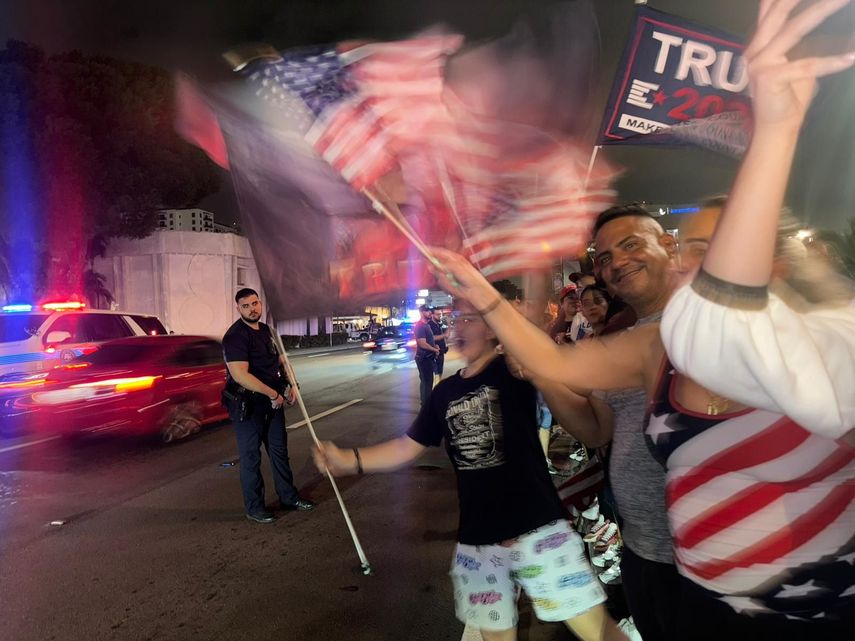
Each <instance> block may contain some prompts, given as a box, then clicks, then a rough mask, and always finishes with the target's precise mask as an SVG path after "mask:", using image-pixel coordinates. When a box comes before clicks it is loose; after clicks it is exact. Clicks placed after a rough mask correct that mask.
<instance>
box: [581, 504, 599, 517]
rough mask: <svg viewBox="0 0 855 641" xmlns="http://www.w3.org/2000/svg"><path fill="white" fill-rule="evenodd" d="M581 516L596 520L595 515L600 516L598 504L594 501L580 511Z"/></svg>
mask: <svg viewBox="0 0 855 641" xmlns="http://www.w3.org/2000/svg"><path fill="white" fill-rule="evenodd" d="M582 516H584V517H585V518H586V519H588V520H589V521H596V520H597V517H599V516H600V504H599V503H598V502H596V501H595V502H594V504H593V505H592V506H591V507H589V508H588V509H587V510H585V511H584V512H582Z"/></svg>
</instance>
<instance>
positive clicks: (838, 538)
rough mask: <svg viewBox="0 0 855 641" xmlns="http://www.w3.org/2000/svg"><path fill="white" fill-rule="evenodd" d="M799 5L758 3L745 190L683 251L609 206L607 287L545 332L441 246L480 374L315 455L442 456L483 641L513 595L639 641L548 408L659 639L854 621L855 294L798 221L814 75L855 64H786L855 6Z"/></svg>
mask: <svg viewBox="0 0 855 641" xmlns="http://www.w3.org/2000/svg"><path fill="white" fill-rule="evenodd" d="M795 4H797V3H794V2H789V1H785V0H777V1H776V0H764V1H763V2H761V7H760V18H759V21H758V27H757V31H756V34H755V36H754V38H753V40H752V42H751V44H750V46H749V47H748V49H747V50H746V61H747V65H748V69H749V76H750V79H751V90H752V99H753V105H754V132H753V139H752V142H751V145H750V147H749V149H748V151H747V153H746V156H745V158H744V160H743V162H742V165H741V167H740V170H739V172H738V175H737V178H736V181H735V184H734V186H733V188H732V190H731V192H730V194H729V195H728V197H726V198H715V199H711V200H709V201H706V202H705V203H704V204H703V206H702V207H701V209H700V211H699V212H698V213H697V214H695V215H693V216H691V217H688V218H686V219H685V220H684V222H683V224H682V226H681V228H680V230H679V234H678V235H677V237H676V238H675V237H674V236H672V235H671V234H668V233H666V232H665V231H664V230H663V229H662V227H661V225H660V224H659V222H658V221H657V220H656V218H655V217H653V216H651V215H650V214H649V213H648V212H647V210H646V209H644V208H643V207H641V206H638V205H632V204H630V205H624V206H618V207H614V208H612V209H609V210H607V211H605V212H603V213H602V214H601V215H600V216H599V218H598V219H597V221H596V224H595V226H594V230H593V240H594V247H595V253H594V271H595V276H596V278H588V279H585V280H584V281H581V282H578V283H577V282H574V283H571V284H569V285H568V286H567V287H565V289H564V290H563V291H562V292H561V316H560V318H559V319H558V320H557V321H556V322H555V323H554V324H552V325H551V326H548V327H546V331H544V324H543V321H542V319H536V322H532V320H531V319H528V318H526V317H525V316H524V315H523V314H521V313H520V311H519V309H518V308H517V307H516V306H514V305H513V304H511V303H510V302H508V301H506V300H505V299H504V298H503V297H502V296H501V295H500V294H499V292H497V291H496V290H495V289H494V288H493V287H492V286H491V285H490V283H489V282H488V281H487V280H486V279H485V278H484V277H483V276H482V275H481V274H480V273H479V272H478V271H477V270H476V269H475V268H474V267H473V266H472V265H471V264H470V263H469V261H468V260H466V259H465V258H464V257H462V256H459V255H457V254H455V253H453V252H450V251H446V250H441V249H437V250H436V256H437V258H438V259H439V261H440V262H441V263H442V266H443V268H442V269H441V270H438V273H437V275H438V278H439V279H440V282H441V284H442V285H443V287H444V288H445V289H446V291H448V292H449V293H451V294H452V295H453V296H454V297H455V300H456V309H457V311H456V315H455V319H454V328H453V329H454V335H455V339H456V341H457V346H458V349H459V351H460V353H461V355H462V357H463V359H464V360H465V363H466V365H465V367H464V369H462V370H460V372H458V373H457V374H456V375H454V376H449V377H448V378H446V379H445V380H444V381H442V382H441V383H440V384H439V385H437V386H436V388H435V389H433V391H432V392H430V393H429V394H427V395H426V396H425V397H424V399H423V406H422V409H421V411H420V413H419V415H418V417H417V419H416V420H415V422H414V423H413V425H412V426H411V428H410V429H409V430H408V432H407V433H406V434H404V435H402V436H400V437H399V438H397V439H393V440H391V441H388V442H385V443H382V444H379V445H374V446H371V447H363V448H354V449H353V450H343V449H340V448H338V447H336V446H335V445H334V444H332V443H324V444H323V445H322V447H321V448H319V449H318V450H317V451H316V453H315V456H316V462H317V464H318V467H319V468H320V469H321V470H322V471H328V472H330V473H332V474H336V475H338V474H353V473H364V472H380V471H384V470H390V469H395V468H398V467H401V466H403V465H406V464H407V463H409V462H411V461H413V460H414V459H415V458H417V457H418V456H419V455H420V454H421V452H422V451H423V450H424V449H425V448H426V447H429V446H438V445H440V444H441V443H442V442H443V441H444V442H445V445H446V448H447V450H448V453H449V456H450V458H451V461H452V463H453V465H454V467H455V470H456V472H457V481H458V495H459V501H460V529H459V533H458V545H457V550H456V553H455V556H454V559H453V562H452V570H451V577H452V582H453V584H454V597H455V607H456V612H457V615H458V617H459V618H460V619H461V620H462V621H464V622H466V623H468V624H470V625H473V626H474V627H477V628H479V629H480V631H481V634H482V636H483V638H484V639H486V640H487V641H491V640H493V639H515V638H516V624H517V620H518V618H517V609H516V588H517V586H519V587H521V588H522V589H523V590H524V591H525V592H526V593H527V594H528V596H529V597H530V598H531V601H532V604H533V608H534V611H535V613H536V614H537V616H538V617H539V618H540V619H542V620H545V621H565V622H566V623H567V625H568V627H569V628H570V629H571V630H573V632H574V633H575V634H576V636H578V637H579V638H581V639H586V640H587V639H619V638H625V633H624V630H623V629H621V628H620V627H618V625H617V624H616V623H615V622H614V621H613V620H612V619H611V618H610V617H609V615H608V613H607V611H606V609H605V608H604V605H603V603H604V601H605V594H604V592H603V590H602V587H601V585H600V584H599V582H598V581H596V580H595V575H594V572H593V570H592V569H591V567H590V564H589V562H588V560H587V558H586V556H585V555H584V553H583V543H582V541H581V538H580V537H579V536H578V534H577V533H576V532H575V531H574V530H573V528H572V527H571V525H570V524H569V523H568V520H567V514H566V511H565V509H564V507H563V505H562V504H561V503H560V500H559V499H558V495H557V493H556V490H555V486H554V484H553V483H552V481H551V479H550V476H549V472H548V468H547V466H546V465H545V464H544V460H543V449H542V445H541V443H540V442H539V441H538V437H537V434H538V427H539V425H538V423H540V427H542V426H543V424H544V420H543V414H542V411H541V413H540V417H539V416H538V410H537V407H538V393H540V395H541V396H542V400H543V403H544V404H545V406H546V407H547V408H548V410H549V412H550V413H551V414H552V415H554V417H555V421H557V422H558V423H559V424H560V425H561V426H562V427H563V428H564V429H565V430H567V431H569V432H570V433H571V434H572V435H573V436H574V437H576V438H577V439H578V440H579V441H580V442H581V443H582V444H584V445H585V446H586V447H588V448H598V447H602V446H605V445H607V444H610V452H611V453H610V462H609V490H608V495H609V497H611V498H608V499H606V500H602V499H605V498H606V497H601V503H604V502H609V503H613V508H614V513H615V518H616V520H617V521H618V522H619V524H620V531H621V535H622V539H623V551H622V559H621V572H622V578H623V590H624V593H625V596H626V601H627V605H628V608H629V611H630V613H631V614H632V617H633V620H634V622H635V626H636V627H637V631H638V633H640V635H641V637H642V638H643V639H644V640H645V641H660V640H675V641H677V640H679V641H688V640H692V641H694V640H707V639H709V640H713V639H715V640H719V639H743V638H744V639H752V640H755V639H778V640H783V641H786V640H788V639H793V640H794V641H795V640H803V639H811V640H824V639H843V638H849V637H850V636H851V635H852V630H853V629H855V580H853V579H855V572H853V568H854V567H855V538H853V532H855V527H853V525H855V501H853V498H855V450H853V445H855V438H854V437H853V436H855V432H853V428H854V427H855V310H853V306H852V301H853V296H855V290H853V289H852V287H851V285H850V283H848V282H846V281H845V280H843V279H841V278H839V277H837V276H836V275H834V274H833V273H832V271H831V269H830V268H828V266H827V265H825V266H823V264H822V260H821V257H819V256H817V255H815V254H814V253H812V252H811V251H810V250H809V249H807V248H805V247H804V246H803V245H799V244H798V241H795V240H794V239H793V238H792V233H791V232H792V229H791V226H790V225H789V223H788V217H787V216H786V215H782V213H781V212H782V209H783V201H784V195H785V190H786V186H787V181H788V176H789V173H790V170H791V166H792V162H793V156H794V153H795V148H796V144H797V139H798V135H799V131H800V128H801V125H802V123H803V120H804V116H805V113H806V111H807V108H808V106H809V105H810V102H811V99H812V97H813V95H814V93H815V89H816V80H817V78H819V77H821V76H824V75H830V74H833V73H837V72H840V71H843V70H845V69H848V68H850V67H851V66H852V65H853V63H855V54H852V53H848V54H843V55H835V56H827V57H818V58H808V59H801V60H790V59H789V58H788V54H789V52H790V51H791V50H792V49H793V47H794V46H796V45H797V44H798V43H799V42H800V40H801V39H802V38H803V37H804V36H806V35H807V34H809V33H810V32H811V31H812V30H813V29H814V28H815V27H816V26H817V25H818V24H820V23H821V22H822V21H824V20H825V19H826V18H828V16H829V15H831V14H833V13H834V12H835V11H836V10H837V9H839V8H840V7H841V6H842V5H843V4H845V2H843V1H842V0H823V1H821V2H817V3H814V4H812V5H810V6H809V7H808V8H806V9H804V10H803V11H801V12H799V13H792V10H793V8H794V6H795ZM678 239H679V242H678ZM619 305H624V306H625V307H623V308H620V307H619ZM431 338H432V337H428V335H427V333H426V334H425V337H424V339H423V340H424V343H425V345H426V346H430V340H431ZM421 346H422V343H421V341H420V347H421ZM499 346H501V349H498V348H499ZM432 347H433V348H434V349H432V350H431V351H433V352H434V353H435V352H436V348H435V346H432ZM425 349H427V347H425ZM427 372H428V370H427V367H426V368H425V374H426V376H425V379H427ZM539 418H540V421H539V420H538V419H539Z"/></svg>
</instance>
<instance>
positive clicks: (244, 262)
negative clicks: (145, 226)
mask: <svg viewBox="0 0 855 641" xmlns="http://www.w3.org/2000/svg"><path fill="white" fill-rule="evenodd" d="M184 211H189V210H184ZM191 220H192V218H191ZM95 270H96V271H98V272H100V273H101V274H103V275H104V276H105V279H106V286H107V289H109V290H110V291H111V292H112V293H113V296H114V297H115V299H116V305H117V306H118V308H119V309H123V310H132V311H135V312H143V313H149V314H156V315H157V316H159V317H160V319H161V320H162V321H163V322H164V323H165V324H166V326H167V327H169V329H171V330H172V331H174V332H175V333H177V334H203V335H208V336H217V337H221V336H222V335H223V334H224V333H225V331H226V329H228V327H229V325H231V324H232V323H233V322H234V321H235V320H237V318H238V313H237V309H236V307H235V302H234V295H235V292H236V291H237V290H239V289H240V288H242V287H251V288H252V289H254V290H256V291H257V292H258V293H259V295H260V296H261V298H262V300H265V294H264V291H263V289H262V287H261V278H260V277H259V275H258V269H257V268H256V266H255V260H254V259H253V257H252V251H251V250H250V247H249V241H248V240H247V239H246V237H244V236H239V235H237V234H218V233H213V232H211V233H199V232H193V231H168V230H160V231H156V232H154V233H153V234H152V235H151V236H148V237H147V238H142V239H126V238H116V239H113V240H111V241H110V245H109V247H108V249H107V255H106V257H105V258H101V259H97V260H96V262H95ZM277 325H278V327H277V328H278V329H279V332H280V333H281V334H294V335H306V333H307V332H306V330H307V329H308V330H309V332H308V333H309V334H311V335H316V334H317V333H318V319H317V318H312V319H298V320H291V321H284V322H280V323H278V324H277Z"/></svg>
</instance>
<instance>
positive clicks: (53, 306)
mask: <svg viewBox="0 0 855 641" xmlns="http://www.w3.org/2000/svg"><path fill="white" fill-rule="evenodd" d="M40 307H41V308H42V309H44V310H46V311H51V312H64V311H67V310H74V309H83V308H84V307H86V303H81V302H79V301H66V302H63V303H43V304H42V305H40Z"/></svg>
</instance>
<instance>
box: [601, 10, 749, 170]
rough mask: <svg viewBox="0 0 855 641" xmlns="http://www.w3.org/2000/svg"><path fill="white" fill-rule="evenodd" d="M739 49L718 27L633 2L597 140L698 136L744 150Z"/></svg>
mask: <svg viewBox="0 0 855 641" xmlns="http://www.w3.org/2000/svg"><path fill="white" fill-rule="evenodd" d="M743 49H744V45H743V44H742V43H741V42H740V41H739V39H737V38H735V37H733V36H731V35H729V34H727V33H725V32H723V31H719V30H717V29H712V28H710V27H706V26H701V25H698V24H695V23H693V22H690V21H688V20H684V19H683V18H679V17H677V16H671V15H668V14H665V13H662V12H660V11H656V10H654V9H651V8H650V7H647V6H644V5H638V6H636V15H635V20H634V22H633V24H632V27H631V28H630V34H629V40H628V41H627V44H626V47H625V49H624V52H623V57H622V60H621V63H620V66H619V67H618V72H617V74H616V76H615V81H614V84H613V86H612V91H611V95H610V96H609V101H608V105H607V107H606V113H605V116H604V118H603V123H602V126H601V128H600V138H599V144H601V145H619V144H631V145H680V144H696V145H699V146H702V147H705V148H708V149H712V150H714V151H720V152H723V153H727V154H729V155H741V153H742V152H744V151H745V148H746V146H747V143H748V139H749V137H750V128H751V103H750V99H749V97H748V95H747V89H748V73H747V69H746V67H745V64H744V61H743V59H742V51H743Z"/></svg>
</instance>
